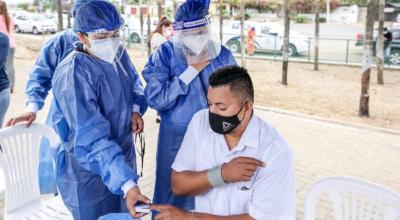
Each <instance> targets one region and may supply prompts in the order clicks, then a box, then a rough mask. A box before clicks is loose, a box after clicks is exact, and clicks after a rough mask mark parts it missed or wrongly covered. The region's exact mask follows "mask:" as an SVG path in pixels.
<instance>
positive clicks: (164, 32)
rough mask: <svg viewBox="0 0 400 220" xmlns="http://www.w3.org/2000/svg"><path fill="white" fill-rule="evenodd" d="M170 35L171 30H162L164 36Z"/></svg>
mask: <svg viewBox="0 0 400 220" xmlns="http://www.w3.org/2000/svg"><path fill="white" fill-rule="evenodd" d="M171 35H172V30H163V36H164V37H166V38H169V37H171Z"/></svg>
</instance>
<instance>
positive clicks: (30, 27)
mask: <svg viewBox="0 0 400 220" xmlns="http://www.w3.org/2000/svg"><path fill="white" fill-rule="evenodd" d="M14 29H15V32H30V33H33V34H40V33H43V32H50V33H55V32H56V31H57V25H56V24H55V23H54V22H52V21H51V20H49V19H46V18H45V17H44V16H42V15H37V14H19V15H17V16H16V17H15V26H14Z"/></svg>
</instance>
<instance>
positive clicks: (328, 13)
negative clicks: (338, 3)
mask: <svg viewBox="0 0 400 220" xmlns="http://www.w3.org/2000/svg"><path fill="white" fill-rule="evenodd" d="M330 17H331V4H330V2H329V0H326V23H327V24H329V23H330V20H331V19H330Z"/></svg>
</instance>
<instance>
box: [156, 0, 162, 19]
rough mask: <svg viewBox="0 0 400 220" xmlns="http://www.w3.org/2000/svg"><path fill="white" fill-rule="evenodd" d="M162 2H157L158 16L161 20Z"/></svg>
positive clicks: (158, 0) (159, 0)
mask: <svg viewBox="0 0 400 220" xmlns="http://www.w3.org/2000/svg"><path fill="white" fill-rule="evenodd" d="M161 1H162V0H157V16H158V19H160V18H161V15H162V5H161V4H162V2H161Z"/></svg>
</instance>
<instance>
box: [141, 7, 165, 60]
mask: <svg viewBox="0 0 400 220" xmlns="http://www.w3.org/2000/svg"><path fill="white" fill-rule="evenodd" d="M158 2H160V1H158ZM150 7H151V3H150V0H147V39H148V41H149V42H150V40H151V26H150V24H151V19H150ZM158 13H160V11H158ZM160 17H161V16H160ZM160 17H159V18H160ZM143 40H144V39H143ZM150 54H151V48H150V44H147V56H148V57H150Z"/></svg>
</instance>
